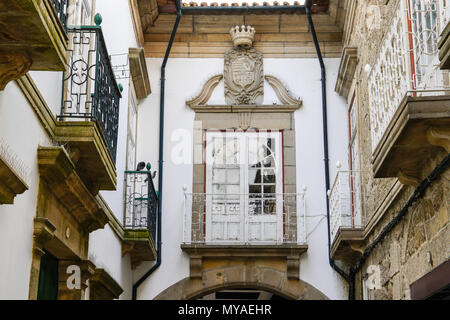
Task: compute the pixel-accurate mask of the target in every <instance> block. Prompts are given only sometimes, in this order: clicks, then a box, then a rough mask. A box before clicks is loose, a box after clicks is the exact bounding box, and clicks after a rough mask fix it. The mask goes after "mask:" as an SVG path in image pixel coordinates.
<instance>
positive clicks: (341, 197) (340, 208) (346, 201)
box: [328, 171, 366, 242]
mask: <svg viewBox="0 0 450 320" xmlns="http://www.w3.org/2000/svg"><path fill="white" fill-rule="evenodd" d="M361 174H362V172H361V171H338V173H337V175H336V179H335V180H334V183H333V187H332V188H331V190H330V191H328V201H329V207H330V238H331V242H333V241H334V240H335V237H336V235H337V233H338V231H339V229H340V228H347V229H355V228H362V227H364V226H365V204H366V197H365V192H364V188H363V186H362V184H361V178H362V175H361Z"/></svg>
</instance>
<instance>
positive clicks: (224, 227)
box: [183, 193, 307, 245]
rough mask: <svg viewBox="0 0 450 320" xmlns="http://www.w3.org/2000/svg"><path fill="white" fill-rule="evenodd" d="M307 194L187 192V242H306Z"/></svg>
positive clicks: (184, 227) (184, 219) (246, 243)
mask: <svg viewBox="0 0 450 320" xmlns="http://www.w3.org/2000/svg"><path fill="white" fill-rule="evenodd" d="M306 238H307V237H306V205H305V193H301V194H295V193H292V194H290V193H285V194H264V198H262V197H261V194H227V195H217V194H206V193H185V205H184V218H183V243H185V244H210V245H222V244H223V245H227V244H233V245H259V244H277V245H282V244H300V245H301V244H306V242H307V241H306V240H307V239H306Z"/></svg>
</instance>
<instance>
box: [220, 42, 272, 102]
mask: <svg viewBox="0 0 450 320" xmlns="http://www.w3.org/2000/svg"><path fill="white" fill-rule="evenodd" d="M263 75H264V74H263V56H262V54H261V52H259V51H257V50H256V49H255V48H253V47H252V48H247V47H241V46H239V47H233V48H232V49H231V50H229V51H228V52H227V53H225V66H224V80H225V101H226V102H227V104H231V105H233V104H234V105H236V104H238V105H242V104H261V103H262V102H263V100H264V77H263Z"/></svg>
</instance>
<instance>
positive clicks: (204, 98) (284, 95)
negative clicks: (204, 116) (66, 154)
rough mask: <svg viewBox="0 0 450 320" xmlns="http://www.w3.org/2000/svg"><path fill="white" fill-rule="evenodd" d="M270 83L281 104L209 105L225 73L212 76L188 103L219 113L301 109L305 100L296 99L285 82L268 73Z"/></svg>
mask: <svg viewBox="0 0 450 320" xmlns="http://www.w3.org/2000/svg"><path fill="white" fill-rule="evenodd" d="M264 78H265V79H266V81H267V82H268V83H269V85H270V86H271V87H272V88H273V90H274V91H275V94H276V95H277V97H278V99H279V100H280V102H281V104H273V105H256V104H249V105H208V104H207V103H208V101H209V99H210V98H211V95H212V93H213V91H214V89H215V88H216V87H217V85H218V84H219V83H220V81H221V80H222V79H223V75H221V74H218V75H215V76H213V77H211V78H209V79H208V80H207V81H206V82H205V84H204V85H203V88H202V90H201V92H200V94H199V95H198V96H196V97H195V98H193V99H191V100H189V101H186V104H187V105H188V106H189V107H190V108H191V109H192V110H194V111H195V112H199V113H202V112H213V113H214V112H219V113H228V112H237V113H242V112H247V113H248V112H266V113H267V112H294V111H295V110H297V109H299V108H300V107H301V106H302V104H303V102H302V100H300V99H295V98H293V97H292V96H291V94H290V93H289V91H288V90H287V89H286V87H285V86H284V85H283V83H282V82H281V81H280V80H279V79H278V78H276V77H274V76H269V75H266V76H265V77H264Z"/></svg>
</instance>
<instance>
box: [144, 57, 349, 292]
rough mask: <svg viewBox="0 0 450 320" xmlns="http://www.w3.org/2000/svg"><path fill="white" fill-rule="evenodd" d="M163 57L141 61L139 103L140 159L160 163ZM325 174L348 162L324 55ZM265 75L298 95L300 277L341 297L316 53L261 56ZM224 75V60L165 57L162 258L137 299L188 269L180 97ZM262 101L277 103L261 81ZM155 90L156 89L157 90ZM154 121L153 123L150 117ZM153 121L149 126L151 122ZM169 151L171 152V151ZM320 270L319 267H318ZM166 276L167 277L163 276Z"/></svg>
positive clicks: (217, 99)
mask: <svg viewBox="0 0 450 320" xmlns="http://www.w3.org/2000/svg"><path fill="white" fill-rule="evenodd" d="M161 62H162V60H161V59H147V64H148V68H149V75H150V82H151V83H152V90H153V94H152V95H151V96H149V97H148V98H147V99H145V100H144V101H142V102H141V104H140V105H139V125H138V128H139V129H138V137H139V141H138V156H137V158H138V160H139V161H150V162H151V163H152V164H154V165H153V167H154V168H155V167H156V165H157V163H158V149H157V147H156V146H158V132H159V131H158V130H159V127H158V123H157V121H158V119H159V102H160V100H159V99H160V97H159V95H158V94H157V93H159V90H160V87H159V85H160V81H159V79H160V67H161ZM325 62H326V68H327V86H328V89H327V98H328V128H329V153H330V177H334V176H335V174H336V167H335V165H334V164H335V163H336V162H337V161H340V162H342V163H344V164H346V163H347V158H348V156H347V154H346V152H345V150H347V146H348V130H347V122H348V120H347V117H348V114H347V108H346V104H345V100H344V99H343V98H341V97H339V96H338V95H337V94H336V93H334V92H333V91H332V90H331V88H332V87H333V85H334V81H335V79H336V76H337V70H338V67H339V59H326V61H325ZM264 72H265V74H270V75H275V76H277V77H278V78H279V79H281V80H282V81H283V82H284V84H285V85H286V86H287V88H288V89H289V90H290V92H291V93H292V95H293V96H294V97H300V98H301V99H302V100H303V106H302V107H301V109H300V110H298V111H296V113H295V128H296V152H297V154H296V159H297V188H298V191H300V190H301V188H302V187H303V186H306V187H307V193H306V206H307V211H306V212H307V216H308V217H307V232H308V234H309V235H308V240H307V241H308V246H309V247H308V251H307V253H305V254H304V255H303V256H302V258H301V267H300V270H301V271H300V278H301V279H302V280H304V281H306V282H307V283H309V284H311V285H313V286H314V287H316V288H317V289H318V290H320V291H321V292H323V293H324V294H325V295H327V296H328V297H329V298H330V299H345V298H346V289H345V285H344V283H343V281H342V280H341V279H340V278H339V276H338V275H337V274H336V273H335V272H334V271H333V270H332V269H331V268H330V266H329V264H328V253H327V252H328V251H327V250H328V247H327V222H326V202H325V177H324V162H323V140H322V139H323V135H322V134H323V133H322V100H321V81H320V67H319V64H318V61H317V59H264ZM220 73H223V59H215V58H214V59H213V58H211V59H203V58H199V59H185V58H172V59H169V61H168V64H167V67H166V97H165V109H166V116H165V119H166V121H165V133H164V135H165V141H164V164H165V167H164V182H163V187H164V195H163V218H162V237H163V238H162V264H161V267H160V268H159V269H158V270H156V271H155V272H154V274H153V275H152V276H150V277H149V278H148V279H147V281H146V282H144V283H143V284H142V285H141V287H140V288H139V291H138V297H139V298H140V299H143V298H144V299H151V298H153V297H155V296H156V295H158V294H159V293H160V292H161V291H162V290H164V289H166V288H167V287H169V286H170V285H172V284H174V283H176V282H178V281H180V280H182V279H183V278H185V277H187V276H188V275H189V257H188V256H187V255H186V254H184V253H183V252H182V251H181V249H180V245H181V243H182V237H183V213H184V212H183V205H184V204H183V201H184V194H183V186H187V188H188V189H187V191H188V192H191V191H192V190H191V188H192V182H193V177H192V174H193V170H192V159H193V155H192V148H191V149H189V150H187V153H188V154H187V155H186V159H188V161H186V163H181V164H179V163H177V162H179V161H180V158H182V159H183V158H184V157H180V154H179V153H178V151H179V150H180V144H182V143H183V142H184V140H187V143H188V145H190V146H192V135H193V126H194V112H193V111H192V110H191V109H189V108H188V107H187V106H186V101H187V100H190V99H191V98H192V97H193V96H196V95H197V94H198V92H199V91H200V89H201V88H202V86H203V83H204V82H205V81H206V80H207V79H208V78H209V77H210V76H212V75H215V74H220ZM264 89H265V101H264V103H265V104H272V103H274V102H277V101H278V98H277V97H276V95H275V93H274V92H273V90H272V89H271V88H270V87H269V86H268V85H267V84H266V85H265V88H264ZM223 90H224V88H223V83H222V84H219V85H218V86H217V88H216V89H215V91H214V93H213V95H212V97H211V99H210V103H211V104H220V103H224V95H223ZM155 93H156V94H155ZM152 119H153V122H152ZM151 123H154V125H151ZM174 153H175V154H174ZM150 267H151V263H145V264H144V263H143V264H142V265H140V266H139V267H138V268H137V271H136V273H135V279H138V277H140V276H141V275H142V274H144V273H145V272H146V271H147V270H148V269H149V268H150ZM319 270H320V271H319ZM168 275H170V276H168Z"/></svg>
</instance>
